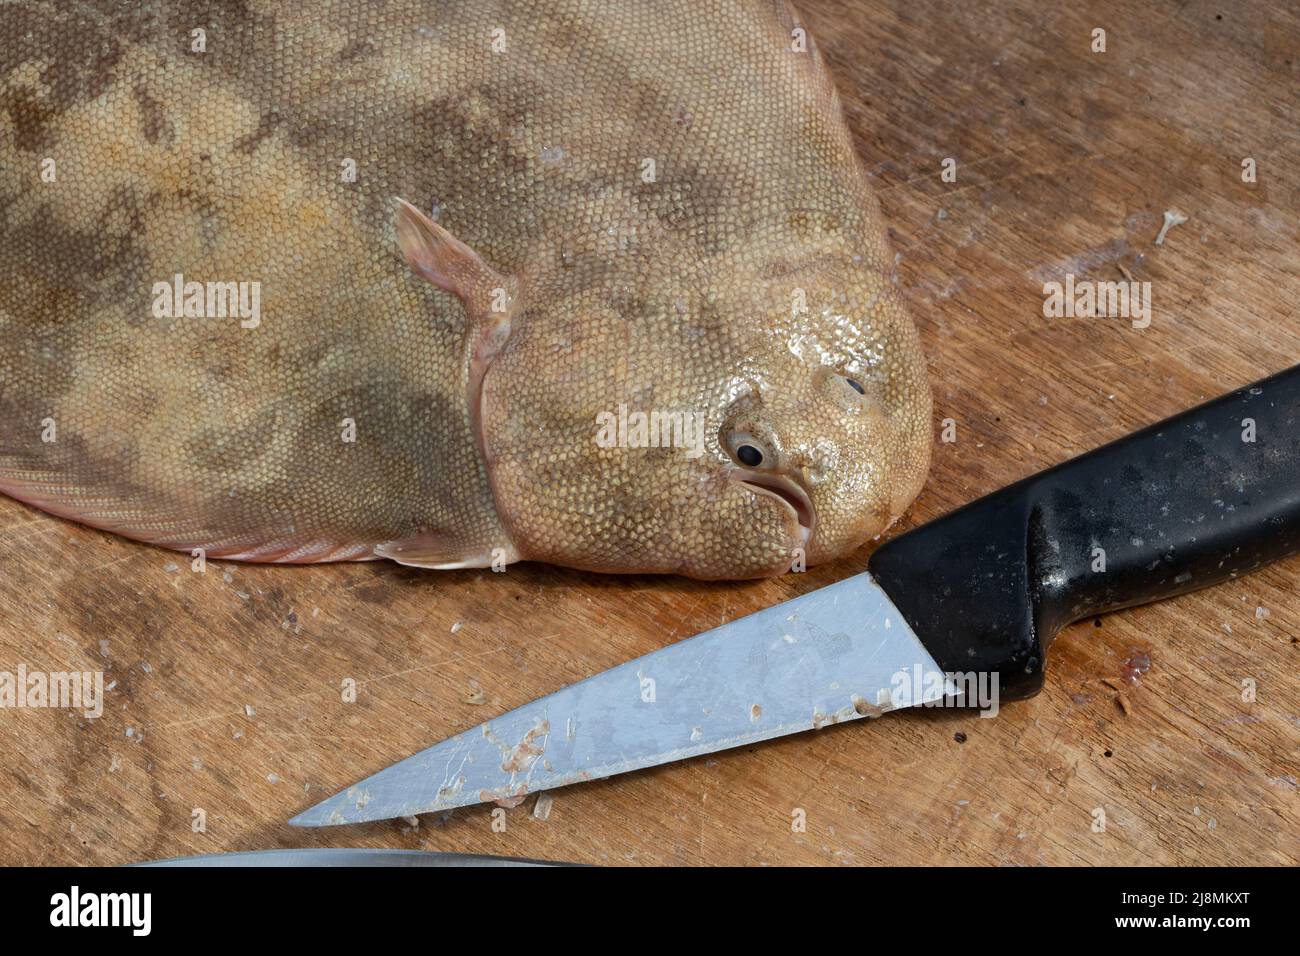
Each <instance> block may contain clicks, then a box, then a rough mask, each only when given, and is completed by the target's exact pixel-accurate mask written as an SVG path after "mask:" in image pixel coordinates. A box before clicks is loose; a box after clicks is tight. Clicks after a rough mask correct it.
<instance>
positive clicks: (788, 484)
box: [729, 468, 817, 545]
mask: <svg viewBox="0 0 1300 956" xmlns="http://www.w3.org/2000/svg"><path fill="white" fill-rule="evenodd" d="M729 477H730V478H731V479H732V480H733V481H738V482H740V483H741V484H742V485H744V486H745V487H746V488H748V489H749V490H750V491H752V492H754V493H755V494H758V495H763V496H764V497H767V498H775V499H776V500H777V501H780V502H781V503H782V504H784V505H785V506H786V508H788V509H789V510H790V513H791V514H792V515H793V516H794V519H795V521H797V522H798V523H799V541H800V544H801V545H807V544H808V541H809V539H810V538H812V533H813V528H814V526H815V525H816V523H817V512H816V511H815V510H814V509H813V503H812V498H810V497H809V496H808V492H807V491H805V490H804V488H803V485H801V484H799V482H797V481H795V480H794V479H793V478H789V477H787V476H785V475H778V474H773V473H771V472H764V471H753V470H751V469H749V468H733V469H732V470H731V474H730V476H729Z"/></svg>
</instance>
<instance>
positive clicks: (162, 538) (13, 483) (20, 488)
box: [0, 462, 376, 564]
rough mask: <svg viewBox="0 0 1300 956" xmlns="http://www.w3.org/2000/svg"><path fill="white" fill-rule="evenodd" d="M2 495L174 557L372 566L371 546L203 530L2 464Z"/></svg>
mask: <svg viewBox="0 0 1300 956" xmlns="http://www.w3.org/2000/svg"><path fill="white" fill-rule="evenodd" d="M0 494H3V495H7V496H9V497H10V498H14V499H16V500H18V501H21V502H22V503H23V504H25V505H30V506H31V507H33V508H39V509H40V510H41V511H44V512H46V513H47V514H51V515H54V516H55V517H56V518H63V519H64V520H67V521H75V522H76V523H77V524H82V525H85V526H87V527H90V528H95V529H97V530H99V531H107V532H109V533H111V534H118V535H121V536H122V537H124V538H130V539H132V540H133V541H142V542H144V543H145V544H151V545H154V546H156V547H159V548H167V549H169V550H172V551H183V552H189V553H190V554H191V555H194V556H197V555H195V552H198V551H201V552H202V553H203V556H204V557H205V558H212V559H214V560H226V561H248V562H252V563H258V564H320V563H324V562H330V561H371V560H374V559H375V557H376V556H375V555H374V553H373V551H372V549H371V547H370V546H369V545H367V544H355V543H354V544H342V543H339V542H337V541H331V540H326V539H320V538H305V537H303V536H301V535H293V534H285V535H282V536H280V537H277V536H276V535H275V534H274V533H269V534H263V535H257V534H248V533H243V534H240V533H232V532H226V533H221V532H218V531H215V530H213V529H212V528H208V527H205V526H203V524H202V523H201V522H200V521H198V520H196V519H194V518H193V517H192V516H191V515H189V514H188V513H182V512H172V511H168V510H167V509H157V508H155V509H148V508H145V507H143V506H140V505H137V504H135V503H134V501H131V500H129V499H127V498H125V497H123V496H121V495H116V494H113V493H111V492H107V491H99V492H96V491H94V490H91V489H89V488H82V487H76V486H73V485H69V484H67V483H66V481H64V480H61V479H60V478H59V477H57V476H48V477H46V478H45V479H43V480H42V479H37V478H33V477H31V476H30V473H29V475H28V476H25V477H21V478H20V477H18V476H15V475H14V474H13V473H11V472H9V471H7V470H6V469H5V468H4V467H3V463H2V462H0Z"/></svg>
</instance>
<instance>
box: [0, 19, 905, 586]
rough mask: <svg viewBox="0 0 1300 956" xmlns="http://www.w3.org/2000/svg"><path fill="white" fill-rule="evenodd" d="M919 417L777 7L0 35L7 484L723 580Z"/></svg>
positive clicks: (832, 530) (309, 528) (845, 509)
mask: <svg viewBox="0 0 1300 956" xmlns="http://www.w3.org/2000/svg"><path fill="white" fill-rule="evenodd" d="M930 415H931V396H930V387H929V383H928V379H927V371H926V361H925V357H924V354H923V352H922V349H921V344H920V339H919V336H918V334H917V331H916V327H915V325H914V323H913V321H912V319H911V317H910V315H909V312H908V309H907V305H906V302H905V300H904V297H903V294H902V292H901V291H900V289H899V286H898V283H897V281H896V276H895V260H894V257H893V255H892V253H891V251H890V248H889V245H888V241H887V237H886V234H885V229H884V223H883V220H882V216H881V212H880V207H879V204H878V202H877V199H876V198H875V196H874V195H873V193H872V190H871V188H870V184H869V182H868V180H867V177H866V174H865V172H864V170H863V168H862V164H861V162H860V161H859V159H858V157H857V156H856V154H855V152H854V148H853V142H852V137H851V134H850V132H849V129H848V127H847V125H846V123H845V121H844V118H843V115H842V110H841V106H840V101H839V96H838V93H837V91H836V88H835V83H834V80H833V78H832V76H831V75H830V72H829V70H828V69H827V66H826V63H825V61H824V58H823V56H822V53H821V51H820V48H819V47H818V46H817V44H816V43H815V41H814V39H813V37H812V36H811V35H810V34H809V32H808V30H807V27H806V26H805V24H804V22H803V21H802V19H801V18H800V16H799V15H798V13H797V12H796V11H795V10H794V9H793V8H791V7H790V6H788V5H787V4H785V3H782V2H772V0H617V2H608V0H545V2H543V0H536V2H533V0H446V2H439V3H426V2H415V0H395V2H379V0H347V2H342V0H340V2H334V0H316V2H303V3H295V4H276V3H270V2H259V0H247V2H244V3H236V4H228V5H226V4H222V5H214V4H209V3H206V2H198V0H196V2H175V3H165V4H102V3H93V2H69V3H63V4H58V5H49V4H45V3H35V2H21V0H20V2H16V3H7V4H4V5H2V6H0V492H3V493H4V494H6V495H9V496H11V497H13V498H17V499H18V500H20V501H23V502H26V503H28V504H29V505H32V506H34V507H36V508H39V509H43V510H44V511H46V512H49V513H50V514H53V515H56V516H59V517H62V518H65V519H70V520H72V521H76V522H80V523H83V524H85V525H89V526H91V527H94V528H99V529H103V530H106V531H109V532H113V533H116V534H119V535H123V536H126V537H128V538H132V539H135V540H138V541H142V542H147V543H150V544H153V545H157V546H161V547H165V548H171V549H176V550H179V551H186V552H190V553H192V554H194V555H196V556H198V555H203V556H206V557H209V558H214V559H230V560H239V561H254V562H280V563H314V562H325V561H344V560H351V561H359V560H376V559H389V560H393V561H397V562H399V563H402V564H406V565H411V566H415V567H425V568H438V569H456V568H489V567H490V568H493V569H494V570H501V569H502V568H504V567H505V566H508V565H509V564H511V563H513V562H516V561H521V560H526V561H537V562H546V563H551V564H556V565H562V566H567V567H572V568H578V569H583V570H587V571H593V572H617V573H627V572H634V573H635V572H642V573H672V574H680V575H685V576H689V577H695V578H702V579H746V578H761V577H768V576H773V575H777V574H781V573H784V572H787V571H790V570H796V571H797V570H802V569H803V568H804V567H806V566H810V565H813V564H817V563H820V562H825V561H830V560H833V559H836V558H839V557H842V556H844V555H847V554H849V553H851V552H853V551H854V550H855V549H857V548H859V547H861V546H862V545H863V544H864V543H866V542H868V541H870V540H872V539H873V538H875V537H877V536H879V535H880V534H881V533H882V532H883V531H884V530H885V529H886V528H888V527H889V525H890V524H891V523H892V522H894V521H895V520H896V519H897V518H898V517H899V516H900V515H901V514H902V513H903V512H904V511H905V510H906V508H907V507H908V506H909V504H910V503H911V502H912V500H913V499H914V498H915V497H916V495H917V494H918V492H919V491H920V489H921V487H922V485H923V483H924V481H925V477H926V472H927V470H928V466H929V457H930V444H931V424H930Z"/></svg>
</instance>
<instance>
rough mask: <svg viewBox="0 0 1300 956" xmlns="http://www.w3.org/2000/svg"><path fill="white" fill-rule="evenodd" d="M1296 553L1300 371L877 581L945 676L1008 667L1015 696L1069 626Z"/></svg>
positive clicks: (908, 552)
mask: <svg viewBox="0 0 1300 956" xmlns="http://www.w3.org/2000/svg"><path fill="white" fill-rule="evenodd" d="M1251 439H1253V440H1251ZM1296 551H1300V365H1297V366H1295V367H1294V368H1290V369H1288V370H1286V371H1284V372H1280V373H1279V374H1277V375H1274V376H1272V377H1271V378H1266V379H1264V380H1263V381H1262V382H1257V383H1256V384H1254V385H1251V386H1248V387H1246V388H1242V389H1239V390H1237V391H1235V392H1232V393H1230V394H1228V395H1224V396H1223V397H1222V398H1218V399H1215V400H1213V401H1211V402H1208V403H1206V404H1204V405H1201V406H1200V407H1198V408H1194V409H1192V410H1191V411H1187V412H1183V413H1182V414H1180V415H1176V416H1174V417H1173V418H1169V419H1166V420H1165V421H1163V422H1159V423H1158V424H1155V425H1152V426H1151V427H1149V428H1146V429H1143V430H1142V431H1140V432H1136V433H1135V434H1132V435H1129V436H1128V437H1126V438H1121V439H1119V440H1118V441H1115V442H1112V443H1111V444H1109V445H1106V446H1104V447H1102V448H1098V449H1096V450H1095V451H1091V452H1088V453H1087V454H1084V455H1081V456H1079V457H1078V458H1074V459H1071V460H1070V461H1067V462H1065V463H1063V464H1060V465H1057V466H1056V467H1054V468H1050V469H1048V470H1047V471H1043V472H1040V473H1039V474H1037V475H1033V476H1031V477H1029V478H1026V479H1024V480H1022V481H1019V482H1017V483H1016V484H1014V485H1010V486H1009V487H1006V488H1003V489H1002V490H1000V491H996V492H994V493H993V494H990V495H987V496H986V497H983V498H980V499H979V500H978V501H974V502H972V503H971V504H968V505H966V506H964V507H962V508H959V509H958V510H956V511H954V512H951V513H950V514H947V515H944V516H943V517H942V518H939V519H937V520H935V521H931V522H930V523H928V524H926V525H923V526H922V527H920V528H917V529H916V530H914V531H911V532H908V533H907V534H904V535H900V536H899V537H897V538H895V539H893V540H892V541H890V542H888V543H887V544H885V545H884V546H882V547H881V548H879V549H878V550H877V551H876V553H875V554H874V555H872V557H871V563H870V570H871V573H872V575H873V576H874V577H875V578H876V580H877V581H879V582H880V584H881V586H882V587H883V588H884V589H885V591H886V593H888V594H889V596H890V598H891V599H892V600H893V602H894V604H895V606H896V607H897V608H898V609H899V611H900V612H901V613H902V615H903V616H904V617H905V618H906V619H907V621H908V623H909V624H911V626H912V629H913V630H914V631H915V632H916V634H917V636H918V637H920V638H921V641H922V642H923V643H924V644H925V646H926V648H927V649H928V650H929V651H930V653H931V654H932V655H933V656H934V658H935V661H936V662H937V663H938V664H939V666H940V668H941V669H942V670H944V671H953V672H961V673H968V672H975V673H981V672H989V673H992V672H994V671H996V672H998V675H999V677H998V680H999V685H1000V687H999V689H1000V696H1001V697H1002V699H1005V700H1014V699H1016V698H1020V697H1029V696H1031V695H1033V694H1036V693H1037V692H1038V691H1039V689H1040V688H1041V687H1042V685H1043V667H1044V663H1045V658H1044V653H1045V651H1046V650H1047V645H1048V644H1049V643H1050V642H1051V640H1052V638H1053V637H1054V636H1055V635H1056V633H1057V631H1059V630H1060V629H1061V628H1062V627H1064V626H1065V625H1066V624H1069V623H1071V622H1073V621H1077V620H1079V619H1080V618H1084V617H1090V616H1093V615H1096V614H1100V613H1103V612H1106V611H1114V610H1117V609H1119V608H1123V607H1130V606H1132V605H1134V604H1143V603H1145V602H1147V601H1158V600H1160V599H1162V598H1167V597H1172V596H1173V595H1176V594H1182V593H1184V592H1186V591H1192V590H1195V589H1197V588H1202V587H1206V586H1208V585H1211V584H1218V583H1219V582H1220V581H1224V580H1226V579H1227V578H1230V577H1234V576H1236V575H1239V574H1244V573H1246V572H1248V571H1253V570H1255V569H1256V568H1258V567H1260V566H1262V565H1265V564H1268V563H1269V562H1270V561H1276V560H1277V559H1279V558H1283V557H1286V556H1287V555H1290V554H1294V553H1295V552H1296ZM1103 568H1104V570H1103Z"/></svg>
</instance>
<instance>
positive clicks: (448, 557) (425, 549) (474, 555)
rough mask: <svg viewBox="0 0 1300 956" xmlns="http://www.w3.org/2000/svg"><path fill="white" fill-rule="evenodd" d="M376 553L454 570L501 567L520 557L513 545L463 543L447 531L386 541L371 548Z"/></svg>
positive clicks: (410, 563)
mask: <svg viewBox="0 0 1300 956" xmlns="http://www.w3.org/2000/svg"><path fill="white" fill-rule="evenodd" d="M374 554H375V555H376V556H377V557H381V558H387V559H388V560H390V561H396V562H397V563H398V564H405V565H407V566H408V567H412V568H432V569H434V570H437V571H455V570H459V569H461V568H504V567H505V566H506V565H507V564H512V563H514V562H515V561H518V560H519V553H518V552H517V551H515V549H514V548H513V547H509V546H504V547H486V548H475V547H466V546H465V545H464V544H463V543H460V542H456V541H453V540H452V539H451V538H449V537H447V536H446V535H441V534H437V533H433V532H430V533H427V534H417V535H413V536H412V537H409V538H402V539H401V540H398V541H385V542H384V543H383V544H380V545H377V546H376V547H375V549H374Z"/></svg>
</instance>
